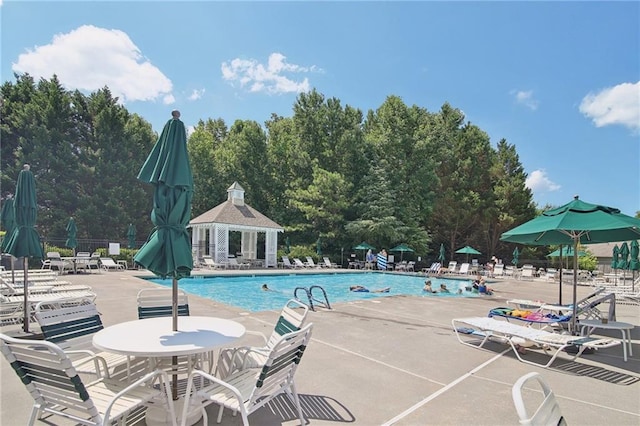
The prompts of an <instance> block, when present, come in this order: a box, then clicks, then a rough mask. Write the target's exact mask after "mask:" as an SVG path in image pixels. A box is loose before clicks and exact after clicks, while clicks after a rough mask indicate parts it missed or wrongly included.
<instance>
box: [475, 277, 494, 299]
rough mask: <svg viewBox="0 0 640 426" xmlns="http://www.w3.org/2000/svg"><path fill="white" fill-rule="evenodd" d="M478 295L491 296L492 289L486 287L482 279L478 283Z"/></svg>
mask: <svg viewBox="0 0 640 426" xmlns="http://www.w3.org/2000/svg"><path fill="white" fill-rule="evenodd" d="M478 293H480V294H486V295H487V296H491V295H492V294H493V289H492V288H489V287H487V283H486V282H485V281H484V278H480V282H479V283H478Z"/></svg>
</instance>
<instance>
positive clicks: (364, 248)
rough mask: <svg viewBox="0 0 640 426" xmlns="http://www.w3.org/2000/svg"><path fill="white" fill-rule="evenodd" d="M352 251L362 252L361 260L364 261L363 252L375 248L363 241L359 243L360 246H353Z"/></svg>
mask: <svg viewBox="0 0 640 426" xmlns="http://www.w3.org/2000/svg"><path fill="white" fill-rule="evenodd" d="M353 249H354V250H362V260H363V261H365V260H366V259H365V254H364V253H365V251H366V250H375V249H376V248H375V247H374V246H372V245H371V244H367V243H365V242H364V241H363V242H361V243H360V244H358V245H357V246H355V247H354V248H353Z"/></svg>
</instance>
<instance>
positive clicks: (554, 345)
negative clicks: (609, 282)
mask: <svg viewBox="0 0 640 426" xmlns="http://www.w3.org/2000/svg"><path fill="white" fill-rule="evenodd" d="M451 324H452V326H453V330H454V331H455V333H456V337H457V338H458V341H459V342H460V343H462V344H463V345H467V346H471V347H475V348H481V347H483V346H484V344H485V343H487V341H489V340H494V341H496V340H497V341H498V342H501V343H508V344H509V345H511V348H512V349H513V352H514V353H515V355H516V357H518V359H519V360H520V361H522V362H524V363H527V364H532V365H535V366H538V367H543V368H547V367H549V366H550V365H551V364H552V363H553V361H554V360H555V359H556V357H557V356H558V354H560V352H562V351H563V350H564V349H566V348H568V347H570V346H576V347H577V348H578V351H577V353H576V354H575V356H574V357H573V358H572V359H571V361H573V360H574V359H576V358H578V357H579V356H580V355H582V352H583V351H584V350H585V349H587V348H590V349H600V348H610V347H612V346H617V345H619V344H620V341H619V340H615V339H606V338H600V339H598V338H591V337H583V336H573V335H570V334H558V333H552V332H549V331H546V330H541V329H537V328H532V327H527V326H523V325H517V324H513V323H510V322H507V321H499V320H496V319H493V318H488V317H470V318H458V319H453V320H451ZM462 335H466V336H473V337H474V338H475V339H476V340H477V339H481V341H480V343H479V344H473V343H470V341H467V340H463V339H462ZM527 346H538V347H540V348H542V350H543V351H544V352H545V353H546V354H547V355H549V353H548V351H551V352H552V354H551V359H550V360H549V361H548V362H547V363H546V364H541V363H537V362H533V361H530V360H528V359H524V358H523V357H522V356H521V354H520V351H519V349H520V347H527ZM554 350H555V351H554Z"/></svg>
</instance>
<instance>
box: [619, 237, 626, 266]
mask: <svg viewBox="0 0 640 426" xmlns="http://www.w3.org/2000/svg"><path fill="white" fill-rule="evenodd" d="M618 269H629V245H628V244H627V243H626V242H624V243H622V245H621V246H620V260H619V261H618Z"/></svg>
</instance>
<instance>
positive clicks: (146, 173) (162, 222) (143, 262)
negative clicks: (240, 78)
mask: <svg viewBox="0 0 640 426" xmlns="http://www.w3.org/2000/svg"><path fill="white" fill-rule="evenodd" d="M172 116H173V118H172V119H171V120H169V121H168V122H167V123H166V124H165V126H164V128H163V129H162V134H161V135H160V137H159V138H158V141H157V142H156V144H155V146H154V147H153V149H152V151H151V153H150V154H149V157H148V158H147V160H146V161H145V163H144V165H143V166H142V169H141V170H140V173H139V174H138V179H139V180H141V181H143V182H147V183H151V184H153V185H154V186H155V189H154V193H153V210H151V222H153V224H154V225H155V228H154V229H153V231H152V232H151V235H150V236H149V238H148V239H147V241H146V242H145V243H144V245H143V246H142V247H141V248H140V250H139V251H138V253H136V255H135V256H134V258H133V260H134V262H135V263H137V264H139V265H140V266H142V267H144V268H146V269H148V270H149V271H151V272H153V273H154V274H156V275H158V276H160V277H162V278H167V277H171V278H172V279H173V309H172V311H173V330H174V331H177V330H178V311H177V310H178V280H179V279H180V278H183V277H186V276H189V275H190V274H191V270H192V269H193V256H192V254H191V243H190V241H189V234H188V232H187V225H188V224H189V219H190V217H191V199H192V196H193V176H192V173H191V165H190V164H189V156H188V154H187V133H186V131H185V127H184V123H183V122H182V121H180V112H178V111H173V112H172Z"/></svg>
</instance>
